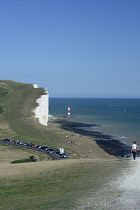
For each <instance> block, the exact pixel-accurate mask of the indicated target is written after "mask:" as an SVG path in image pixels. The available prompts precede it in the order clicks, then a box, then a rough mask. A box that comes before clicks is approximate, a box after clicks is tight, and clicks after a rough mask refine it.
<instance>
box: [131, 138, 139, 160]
mask: <svg viewBox="0 0 140 210" xmlns="http://www.w3.org/2000/svg"><path fill="white" fill-rule="evenodd" d="M137 149H138V146H137V144H136V142H135V141H134V142H133V144H132V149H131V152H132V154H133V159H134V160H135V159H136V153H137Z"/></svg>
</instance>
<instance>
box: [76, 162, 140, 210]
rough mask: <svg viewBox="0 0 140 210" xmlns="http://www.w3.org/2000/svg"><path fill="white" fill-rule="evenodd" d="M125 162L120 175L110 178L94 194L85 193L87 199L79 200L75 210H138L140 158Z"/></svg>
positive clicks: (139, 202) (139, 204)
mask: <svg viewBox="0 0 140 210" xmlns="http://www.w3.org/2000/svg"><path fill="white" fill-rule="evenodd" d="M126 161H127V163H126V165H125V163H124V168H122V173H121V174H116V176H113V177H111V178H110V181H109V182H108V183H106V184H104V185H103V186H101V188H100V189H98V190H97V191H96V192H94V191H92V190H91V191H90V192H87V198H86V199H83V200H80V202H79V204H80V205H78V207H77V208H76V210H85V209H86V210H94V209H95V210H97V209H98V210H132V209H135V210H139V209H140V158H137V159H136V160H133V159H132V158H131V159H129V160H126ZM74 210H75V209H74Z"/></svg>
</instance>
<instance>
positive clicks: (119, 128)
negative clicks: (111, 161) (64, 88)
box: [49, 98, 140, 146]
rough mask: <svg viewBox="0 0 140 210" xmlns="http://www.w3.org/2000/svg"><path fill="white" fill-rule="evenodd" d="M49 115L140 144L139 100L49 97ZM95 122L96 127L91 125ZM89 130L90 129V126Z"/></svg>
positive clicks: (114, 137) (126, 142) (120, 139)
mask: <svg viewBox="0 0 140 210" xmlns="http://www.w3.org/2000/svg"><path fill="white" fill-rule="evenodd" d="M49 100H50V101H49V114H50V115H53V116H66V115H67V112H68V106H70V120H71V121H74V122H82V123H88V124H91V127H90V130H94V131H98V132H101V133H103V134H107V135H111V136H112V137H113V139H116V140H119V141H121V142H122V143H124V144H126V145H129V146H131V145H132V143H133V141H136V142H137V144H138V145H139V146H140V99H118V98H117V99H114V98H113V99H101V98H100V99H99V98H98V99H97V98H50V99H49ZM92 124H96V126H92ZM88 129H89V128H88Z"/></svg>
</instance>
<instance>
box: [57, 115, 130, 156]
mask: <svg viewBox="0 0 140 210" xmlns="http://www.w3.org/2000/svg"><path fill="white" fill-rule="evenodd" d="M56 118H57V117H56ZM56 118H55V123H59V124H60V128H61V129H64V130H67V131H71V132H74V133H76V134H79V135H82V136H87V137H89V138H90V139H92V140H93V141H95V142H96V143H97V145H98V146H99V147H100V148H101V149H103V150H104V151H105V152H106V153H108V154H109V155H113V156H116V157H130V156H131V154H130V153H131V152H130V151H131V147H130V146H128V145H126V144H124V143H122V142H121V141H120V140H116V139H113V136H111V135H106V134H104V133H101V132H98V131H93V130H92V129H91V130H90V129H89V128H91V127H96V126H97V125H96V124H88V123H83V122H75V121H72V119H70V118H67V117H58V118H57V119H56Z"/></svg>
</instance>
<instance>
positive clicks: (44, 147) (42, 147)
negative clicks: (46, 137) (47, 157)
mask: <svg viewBox="0 0 140 210" xmlns="http://www.w3.org/2000/svg"><path fill="white" fill-rule="evenodd" d="M38 148H39V149H44V150H45V149H46V148H48V147H46V146H39V147H38Z"/></svg>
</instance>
